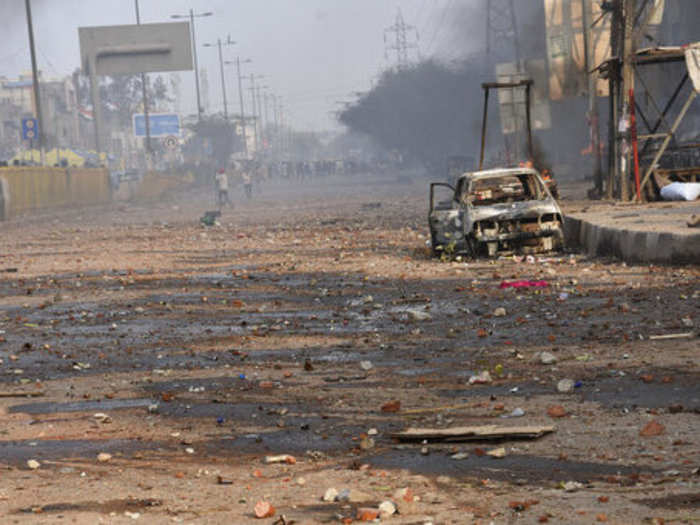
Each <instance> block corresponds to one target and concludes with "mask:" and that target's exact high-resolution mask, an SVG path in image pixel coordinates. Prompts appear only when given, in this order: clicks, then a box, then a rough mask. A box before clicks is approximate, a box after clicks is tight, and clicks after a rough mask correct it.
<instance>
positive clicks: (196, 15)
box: [170, 9, 214, 122]
mask: <svg viewBox="0 0 700 525" xmlns="http://www.w3.org/2000/svg"><path fill="white" fill-rule="evenodd" d="M213 14H214V13H212V12H211V11H207V12H206V13H195V12H194V9H190V14H189V15H170V18H175V19H177V18H189V19H190V32H191V33H192V56H193V58H194V83H195V87H196V89H197V122H200V121H201V120H202V98H201V95H200V92H199V62H198V61H197V38H196V34H195V30H194V19H195V18H202V17H205V16H212V15H213Z"/></svg>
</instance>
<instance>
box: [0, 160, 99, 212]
mask: <svg viewBox="0 0 700 525" xmlns="http://www.w3.org/2000/svg"><path fill="white" fill-rule="evenodd" d="M0 190H1V195H0V196H1V200H2V204H1V205H0V219H3V220H4V219H8V218H10V217H14V216H16V215H21V214H23V213H27V212H30V211H33V210H39V209H47V208H61V207H66V206H76V205H90V204H103V203H106V202H110V200H111V198H112V194H111V188H110V184H109V172H108V171H107V170H106V169H89V168H41V167H7V168H0Z"/></svg>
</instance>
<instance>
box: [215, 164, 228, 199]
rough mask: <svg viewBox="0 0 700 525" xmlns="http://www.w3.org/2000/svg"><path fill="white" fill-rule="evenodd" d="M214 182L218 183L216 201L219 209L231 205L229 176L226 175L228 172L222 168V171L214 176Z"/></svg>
mask: <svg viewBox="0 0 700 525" xmlns="http://www.w3.org/2000/svg"><path fill="white" fill-rule="evenodd" d="M214 180H215V182H216V190H217V191H216V200H217V203H218V205H219V207H222V206H225V205H226V204H229V203H230V201H229V198H228V176H227V175H226V171H225V170H224V169H223V168H222V169H220V170H219V171H218V172H217V173H216V175H214Z"/></svg>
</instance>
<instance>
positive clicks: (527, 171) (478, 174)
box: [459, 168, 540, 179]
mask: <svg viewBox="0 0 700 525" xmlns="http://www.w3.org/2000/svg"><path fill="white" fill-rule="evenodd" d="M509 175H536V176H537V177H539V176H540V174H539V172H538V171H537V170H536V169H534V168H494V169H490V170H481V171H471V172H467V173H463V174H462V175H460V176H459V178H460V179H489V178H496V177H507V176H509Z"/></svg>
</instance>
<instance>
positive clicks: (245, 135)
mask: <svg viewBox="0 0 700 525" xmlns="http://www.w3.org/2000/svg"><path fill="white" fill-rule="evenodd" d="M246 62H250V59H248V60H246ZM236 73H238V98H239V99H240V100H239V102H240V104H241V126H243V147H244V149H245V156H246V158H248V132H247V131H246V124H245V112H244V108H243V77H241V57H236Z"/></svg>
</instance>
